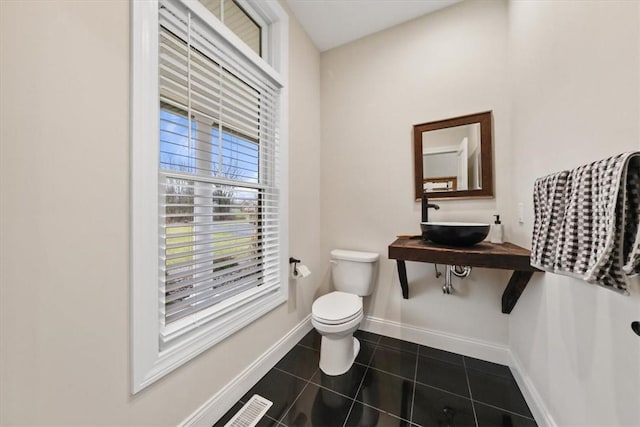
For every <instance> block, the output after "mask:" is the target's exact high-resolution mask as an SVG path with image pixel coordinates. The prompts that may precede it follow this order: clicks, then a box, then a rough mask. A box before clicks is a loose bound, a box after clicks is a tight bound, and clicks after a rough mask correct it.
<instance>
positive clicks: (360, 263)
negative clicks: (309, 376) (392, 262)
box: [311, 249, 379, 375]
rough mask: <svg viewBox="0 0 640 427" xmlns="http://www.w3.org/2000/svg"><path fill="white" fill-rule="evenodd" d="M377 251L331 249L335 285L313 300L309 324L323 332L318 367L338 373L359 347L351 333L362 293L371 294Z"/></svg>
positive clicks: (357, 319) (356, 323)
mask: <svg viewBox="0 0 640 427" xmlns="http://www.w3.org/2000/svg"><path fill="white" fill-rule="evenodd" d="M378 258H379V255H378V254H376V253H372V252H359V251H350V250H344V249H334V250H332V251H331V277H332V278H333V284H334V286H335V288H336V290H335V291H334V292H330V293H328V294H326V295H323V296H321V297H320V298H318V299H317V300H315V301H314V303H313V306H312V307H311V324H312V325H313V327H314V328H316V330H317V331H318V333H319V334H320V335H322V342H321V343H320V369H321V370H322V372H324V373H325V374H327V375H341V374H344V373H345V372H347V371H348V370H349V368H351V365H353V361H354V360H355V359H356V356H357V355H358V352H359V351H360V342H359V341H358V340H357V339H356V338H355V337H354V336H353V333H354V332H355V331H356V330H357V329H358V327H359V326H360V321H361V320H362V317H363V314H362V297H364V296H368V295H371V293H372V292H373V287H374V285H375V266H376V262H377V261H378Z"/></svg>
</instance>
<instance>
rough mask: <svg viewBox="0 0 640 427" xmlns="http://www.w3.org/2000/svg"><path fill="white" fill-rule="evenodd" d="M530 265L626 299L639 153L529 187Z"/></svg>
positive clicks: (637, 212)
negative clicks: (531, 213)
mask: <svg viewBox="0 0 640 427" xmlns="http://www.w3.org/2000/svg"><path fill="white" fill-rule="evenodd" d="M534 209H535V221H534V232H533V239H532V255H531V265H533V266H534V267H537V268H540V269H542V270H546V271H550V272H554V273H560V274H565V275H568V276H573V277H578V278H581V279H583V280H586V281H587V282H590V283H596V284H598V285H601V286H604V287H606V288H608V289H613V290H616V291H619V292H623V293H628V287H629V280H630V279H631V278H633V277H635V276H637V275H638V274H640V232H639V229H640V227H639V224H640V153H639V152H630V153H623V154H620V155H618V156H614V157H611V158H608V159H604V160H600V161H597V162H593V163H590V164H588V165H584V166H580V167H578V168H575V169H573V170H571V171H563V172H559V173H557V174H553V175H549V176H546V177H542V178H539V179H537V180H536V182H535V184H534Z"/></svg>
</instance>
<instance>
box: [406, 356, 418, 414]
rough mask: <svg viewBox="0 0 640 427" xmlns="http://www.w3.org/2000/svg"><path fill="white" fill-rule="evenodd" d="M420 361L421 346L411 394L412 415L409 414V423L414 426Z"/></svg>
mask: <svg viewBox="0 0 640 427" xmlns="http://www.w3.org/2000/svg"><path fill="white" fill-rule="evenodd" d="M419 360H420V346H418V351H417V352H416V367H415V368H414V369H413V393H412V394H411V413H410V414H409V422H410V423H412V424H413V407H414V405H415V402H416V384H417V382H418V361H419Z"/></svg>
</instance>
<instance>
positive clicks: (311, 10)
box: [287, 0, 461, 52]
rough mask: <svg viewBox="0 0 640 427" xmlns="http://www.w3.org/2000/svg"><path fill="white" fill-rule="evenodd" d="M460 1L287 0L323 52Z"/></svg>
mask: <svg viewBox="0 0 640 427" xmlns="http://www.w3.org/2000/svg"><path fill="white" fill-rule="evenodd" d="M459 1H461V0H287V3H288V4H289V7H290V8H291V10H292V11H293V13H294V15H295V16H296V18H297V19H298V21H299V22H300V23H301V24H302V26H303V27H304V29H305V30H306V32H307V34H309V37H311V40H313V43H314V44H315V45H316V47H317V48H318V49H319V50H320V51H321V52H323V51H325V50H329V49H332V48H334V47H337V46H340V45H343V44H345V43H349V42H351V41H353V40H356V39H359V38H361V37H365V36H367V35H369V34H373V33H375V32H378V31H381V30H384V29H386V28H389V27H393V26H394V25H398V24H401V23H403V22H406V21H409V20H411V19H414V18H417V17H419V16H422V15H425V14H427V13H431V12H434V11H436V10H438V9H442V8H444V7H447V6H449V5H452V4H454V3H457V2H459Z"/></svg>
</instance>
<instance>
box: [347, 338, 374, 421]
mask: <svg viewBox="0 0 640 427" xmlns="http://www.w3.org/2000/svg"><path fill="white" fill-rule="evenodd" d="M378 341H379V340H378ZM377 349H378V346H377V344H376V347H374V348H373V352H372V353H371V357H370V358H369V361H368V362H367V366H366V368H365V370H364V374H363V375H362V379H361V380H360V384H358V389H357V390H356V394H355V395H354V396H353V399H351V406H350V407H349V412H347V417H346V418H345V419H344V423H342V427H346V425H347V421H349V416H350V415H351V411H353V405H355V404H356V398H357V397H358V393H359V392H360V389H361V388H362V384H364V378H365V377H366V376H367V372H369V365H371V360H372V359H373V355H374V354H375V353H376V350H377ZM360 350H362V343H360ZM360 350H359V351H360ZM356 357H358V356H356ZM353 363H355V360H354V362H353ZM352 366H353V365H352Z"/></svg>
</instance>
